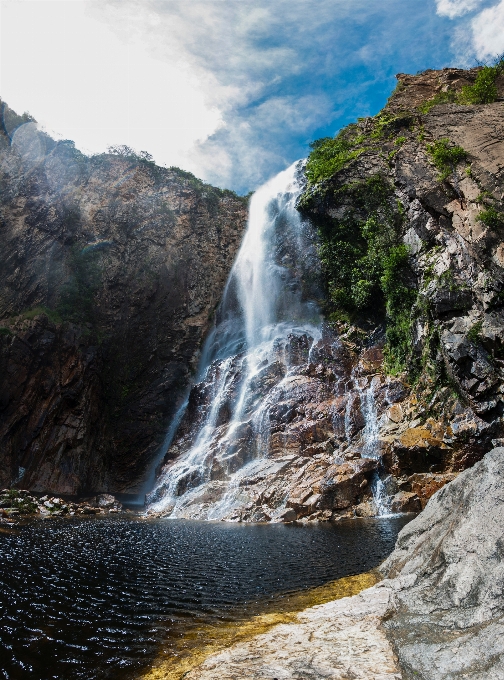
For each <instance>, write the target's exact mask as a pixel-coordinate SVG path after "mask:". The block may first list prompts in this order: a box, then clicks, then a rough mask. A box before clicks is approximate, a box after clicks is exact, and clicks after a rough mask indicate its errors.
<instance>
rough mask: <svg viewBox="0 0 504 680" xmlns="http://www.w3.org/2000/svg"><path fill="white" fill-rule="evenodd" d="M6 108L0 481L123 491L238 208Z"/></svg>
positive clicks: (162, 409)
mask: <svg viewBox="0 0 504 680" xmlns="http://www.w3.org/2000/svg"><path fill="white" fill-rule="evenodd" d="M3 113H4V115H3V120H4V123H5V125H4V129H3V134H0V181H1V186H2V192H1V205H0V220H1V221H0V270H1V271H2V281H1V283H0V326H1V328H0V485H2V486H8V485H10V484H12V483H13V482H15V481H16V480H17V479H18V478H19V477H20V475H23V476H22V486H23V487H26V488H30V489H32V490H37V491H49V492H53V493H56V492H57V493H66V494H76V493H84V492H100V491H112V492H135V491H137V490H138V489H139V488H140V487H141V484H142V479H143V478H144V476H145V474H146V469H147V467H148V465H149V463H150V462H151V461H152V459H153V456H154V455H155V453H156V451H157V449H158V448H159V445H160V443H161V442H162V440H163V437H164V434H165V432H166V428H167V425H168V422H169V420H170V418H171V417H172V415H173V413H174V412H175V410H176V408H177V407H178V405H179V403H180V400H181V398H182V395H183V393H184V390H185V389H186V386H187V385H188V383H189V381H190V377H191V373H192V372H193V371H194V369H195V367H196V364H197V361H198V353H199V350H200V346H201V343H202V340H203V338H204V336H205V334H206V332H207V330H208V328H209V325H210V323H211V317H212V314H213V310H214V309H215V307H216V305H217V304H218V302H219V299H220V296H221V293H222V289H223V287H224V284H225V281H226V278H227V276H228V273H229V270H230V268H231V265H232V262H233V259H234V256H235V253H236V251H237V248H238V246H239V243H240V240H241V236H242V233H243V230H244V227H245V222H246V212H247V207H246V202H245V201H244V200H243V199H240V198H239V197H237V196H236V195H234V194H233V193H232V192H227V191H221V190H219V189H215V188H213V187H210V186H208V185H205V184H203V183H202V182H200V181H199V180H196V179H195V178H194V177H193V176H192V175H190V173H184V172H182V171H179V170H177V169H165V168H159V167H157V166H155V165H154V164H153V163H150V162H148V161H142V160H140V159H138V158H135V157H131V156H125V157H121V156H118V155H109V154H104V155H102V156H98V157H92V158H88V157H85V156H83V155H82V154H80V153H79V152H78V151H76V150H75V149H74V147H73V145H72V144H71V143H68V142H58V143H56V142H54V141H53V140H52V139H51V138H49V137H47V136H46V135H44V134H42V133H39V132H38V131H37V130H36V127H35V125H34V124H33V123H31V122H29V121H28V122H26V121H23V120H22V119H20V118H19V117H17V116H16V115H15V114H14V113H13V112H12V111H10V110H9V109H8V108H7V107H4V111H3ZM23 123H24V124H23ZM42 308H43V309H42Z"/></svg>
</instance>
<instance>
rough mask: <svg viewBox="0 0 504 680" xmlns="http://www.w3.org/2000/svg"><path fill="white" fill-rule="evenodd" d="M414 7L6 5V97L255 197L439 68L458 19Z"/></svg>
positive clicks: (336, 3) (292, 1) (278, 0)
mask: <svg viewBox="0 0 504 680" xmlns="http://www.w3.org/2000/svg"><path fill="white" fill-rule="evenodd" d="M470 1H472V0H459V3H458V4H459V5H460V4H461V3H462V2H465V3H466V5H467V3H468V2H470ZM486 1H488V0H485V2H486ZM408 2H409V3H410V4H409V7H411V11H409V12H404V11H403V10H404V0H385V1H384V2H381V3H375V2H369V0H352V2H348V0H317V3H316V4H315V5H314V3H313V0H274V2H272V1H271V0H99V1H95V0H14V1H12V0H0V8H1V17H2V19H3V27H2V33H1V58H2V65H1V70H0V94H1V96H2V97H3V98H4V99H5V100H6V101H7V102H8V103H9V104H10V105H11V106H12V107H13V108H14V109H16V110H19V111H21V112H22V111H23V110H26V109H27V110H29V111H30V112H31V113H32V114H33V115H34V116H35V117H36V118H37V119H38V120H41V122H43V123H45V124H46V126H47V128H48V129H49V130H56V131H57V132H59V133H61V135H62V136H64V137H68V138H71V139H74V140H75V141H76V143H77V146H78V147H79V148H83V149H84V150H89V151H102V150H104V149H105V148H106V146H108V145H111V144H128V145H130V146H132V147H134V148H136V149H137V150H142V149H145V150H147V151H149V152H150V153H152V154H153V155H154V157H155V159H156V161H157V162H158V163H161V164H166V165H179V166H181V167H183V168H185V169H188V170H191V171H192V172H194V173H195V174H196V175H198V176H200V177H203V178H204V179H206V180H208V181H212V182H214V183H216V184H219V185H220V186H231V187H233V188H235V189H237V190H239V191H246V190H248V189H250V188H255V187H256V186H257V185H258V184H259V183H261V182H262V181H263V180H264V179H266V178H267V177H268V176H270V175H271V174H272V173H274V172H276V171H278V170H280V169H282V167H285V166H286V165H288V164H290V163H291V162H292V161H293V160H295V158H296V157H299V156H301V155H302V154H304V153H305V152H306V147H307V142H309V141H310V140H311V139H313V137H314V136H317V135H320V134H328V132H329V133H330V132H335V131H336V130H337V128H338V127H339V126H340V125H341V124H343V123H344V122H347V121H350V120H352V119H354V118H355V116H358V115H368V114H369V113H376V111H377V110H378V107H379V105H381V104H383V103H384V100H385V96H386V94H387V90H388V91H390V89H392V87H393V77H392V75H393V73H394V72H397V71H400V70H404V69H407V68H411V69H412V70H413V71H415V70H417V69H418V68H425V66H427V65H429V66H434V65H435V64H436V63H439V62H440V60H441V57H440V54H441V52H442V50H443V49H444V48H442V47H440V45H442V42H443V39H445V38H444V37H443V36H444V35H445V34H443V31H445V28H444V27H441V28H440V30H436V29H435V28H432V26H431V25H430V23H429V22H432V21H435V22H437V25H438V24H443V23H446V22H442V21H441V20H440V19H439V17H436V16H435V9H436V5H435V4H434V3H432V2H429V3H425V0H408ZM439 2H440V4H441V5H442V4H443V2H444V3H445V5H446V3H447V0H439ZM448 4H454V0H452V2H451V3H448ZM438 9H439V8H438ZM441 9H442V8H441ZM441 9H439V11H441ZM446 52H447V50H446V49H444V53H443V57H442V59H443V63H445V59H446V56H445V53H446ZM392 69H394V70H392ZM370 92H371V93H376V92H378V95H376V94H375V98H374V100H373V99H372V97H370Z"/></svg>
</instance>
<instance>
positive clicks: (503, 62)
mask: <svg viewBox="0 0 504 680" xmlns="http://www.w3.org/2000/svg"><path fill="white" fill-rule="evenodd" d="M503 73H504V57H502V56H501V57H498V58H497V60H496V61H495V63H494V64H493V66H483V68H482V69H481V70H480V71H479V72H478V75H477V76H476V80H475V81H474V83H473V85H464V87H463V88H462V89H461V90H460V92H455V91H454V90H449V91H448V92H438V93H437V94H436V95H434V97H432V99H429V100H428V101H426V102H424V103H423V104H421V106H419V107H418V110H419V111H420V113H424V114H425V113H429V111H430V110H431V109H432V107H433V106H436V105H437V104H451V103H455V104H491V103H492V102H494V101H495V100H496V99H497V94H498V92H497V85H496V80H497V78H498V76H499V75H501V74H503Z"/></svg>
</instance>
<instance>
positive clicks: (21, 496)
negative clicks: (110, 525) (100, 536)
mask: <svg viewBox="0 0 504 680" xmlns="http://www.w3.org/2000/svg"><path fill="white" fill-rule="evenodd" d="M119 513H129V514H133V511H132V510H129V509H124V508H123V505H122V503H120V502H119V501H118V500H117V498H115V496H113V495H112V494H107V493H103V494H98V495H97V496H92V497H90V498H82V499H79V500H76V501H74V500H64V499H63V498H59V497H57V496H50V495H47V494H46V495H44V496H36V495H34V494H32V493H30V492H29V491H27V490H26V489H2V490H1V491H0V522H1V521H12V520H13V519H19V518H22V517H31V516H41V517H73V516H75V515H77V516H79V515H110V514H112V515H115V514H119Z"/></svg>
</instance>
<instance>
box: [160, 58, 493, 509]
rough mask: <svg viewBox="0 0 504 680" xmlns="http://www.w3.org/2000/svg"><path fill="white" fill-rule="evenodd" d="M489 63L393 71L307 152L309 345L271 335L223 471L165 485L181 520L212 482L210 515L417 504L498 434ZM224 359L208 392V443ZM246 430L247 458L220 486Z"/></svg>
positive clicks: (184, 440) (188, 419)
mask: <svg viewBox="0 0 504 680" xmlns="http://www.w3.org/2000/svg"><path fill="white" fill-rule="evenodd" d="M503 71H504V68H503V65H502V63H499V64H497V65H496V66H495V67H488V68H484V69H473V70H470V71H463V70H459V69H444V70H443V71H426V72H424V73H422V74H419V75H417V76H409V75H404V74H400V75H399V76H398V87H397V88H396V91H395V92H394V93H393V94H392V96H391V98H390V99H389V102H388V103H387V106H386V107H385V109H384V110H383V111H382V112H381V113H380V114H378V115H377V116H375V117H374V118H366V119H361V120H359V121H358V122H357V123H355V124H353V125H350V126H349V127H347V128H346V129H344V130H342V131H341V132H340V133H339V134H338V135H337V136H336V137H335V138H325V139H321V140H318V141H317V142H315V143H314V144H313V145H312V152H311V154H310V156H309V158H308V160H307V162H306V165H304V166H302V167H301V168H300V171H301V172H302V173H304V176H305V190H304V193H303V194H302V195H301V197H300V199H299V201H298V209H299V211H300V212H301V213H302V215H303V216H305V217H306V218H308V220H309V222H310V223H311V224H312V225H313V226H314V227H315V228H316V230H317V231H318V239H319V242H318V251H319V256H320V260H321V264H322V270H323V271H322V274H323V279H324V282H325V295H324V296H323V299H320V300H319V303H320V305H321V306H322V308H323V310H324V312H325V317H326V323H325V326H324V330H323V334H322V336H323V337H322V338H321V339H320V340H317V341H315V342H314V339H313V338H312V337H308V336H303V337H300V336H299V335H297V336H296V335H293V336H291V337H290V338H288V339H287V340H286V341H285V342H281V343H279V345H278V347H277V349H276V356H275V357H274V358H273V360H272V361H269V362H265V365H264V366H263V367H262V368H261V370H260V371H259V372H258V374H257V375H256V376H255V377H254V380H253V381H252V382H251V383H250V385H249V392H248V402H247V403H249V404H250V405H251V406H250V409H251V410H250V413H249V416H248V417H249V420H248V421H247V418H245V420H244V422H243V423H242V425H241V426H240V427H239V428H238V429H237V430H236V431H233V434H232V441H231V443H230V452H231V453H232V456H231V458H232V461H231V458H230V459H229V460H227V459H226V464H225V465H222V464H221V463H220V462H219V461H217V460H215V461H214V465H213V467H211V469H210V472H209V473H208V479H205V483H204V484H202V483H201V480H200V481H197V482H195V481H194V480H191V479H186V480H185V483H184V485H183V486H182V487H181V488H177V489H176V490H175V493H176V494H178V495H183V494H185V493H186V492H187V491H188V489H191V488H192V487H194V486H198V484H199V485H200V486H198V489H197V490H195V491H191V494H188V495H187V505H186V506H184V509H183V510H180V508H179V511H180V512H182V515H183V516H187V517H206V516H207V514H208V509H209V507H212V506H214V505H215V504H221V505H222V504H223V503H224V506H223V507H228V506H227V505H226V503H225V502H224V501H225V500H226V498H227V499H229V495H227V496H226V494H227V493H228V491H227V489H228V485H229V483H230V482H229V480H230V479H233V480H234V481H233V485H234V486H236V485H238V487H239V489H240V496H239V502H238V501H237V502H236V503H235V502H234V501H233V503H234V504H233V503H229V504H228V505H229V508H228V511H227V512H228V514H227V515H226V518H227V519H234V520H244V521H268V520H274V521H275V520H279V519H281V520H283V521H291V520H293V519H298V520H300V519H301V520H321V519H322V520H328V519H333V520H334V519H338V518H342V517H345V516H353V515H354V514H357V515H360V516H371V515H375V514H377V513H379V512H383V511H392V512H394V511H419V510H420V509H421V508H422V507H425V504H426V502H427V500H428V498H429V497H430V496H431V495H432V494H433V493H434V492H435V491H436V490H437V489H439V488H441V487H442V486H443V485H444V484H446V483H447V482H449V481H451V480H453V479H454V478H455V477H456V476H457V474H458V473H459V472H460V471H461V470H464V469H465V468H467V467H470V466H471V465H473V464H474V463H475V462H476V461H478V460H479V459H481V457H482V456H483V455H484V453H485V452H486V451H488V450H489V449H490V448H491V447H492V442H494V443H497V442H498V441H499V440H500V439H501V437H502V436H503V428H502V413H503V410H504V407H503V403H504V401H503V400H504V396H503V394H504V382H503V378H504V348H503V345H502V337H503V331H504V309H503V303H504V270H503V267H504V256H503V253H504V240H503V239H504V211H503V204H502V199H503V191H504V184H503V182H504V116H503V114H504V103H503V101H502V99H503V94H504V76H503ZM478 102H479V103H478ZM308 228H309V227H308V226H307V229H308ZM281 255H282V253H280V255H279V257H280V256H281ZM279 262H282V263H283V260H280V259H279ZM291 271H292V267H290V269H289V272H291ZM289 275H290V273H289ZM304 278H306V277H303V276H301V279H303V280H304ZM238 366H239V357H238V359H237V368H236V371H235V372H234V374H233V375H234V376H235V377H234V378H233V380H232V381H231V382H230V383H229V388H228V389H226V391H225V392H223V394H222V395H221V396H220V397H219V398H220V399H222V405H221V407H220V410H219V415H218V418H217V421H216V424H215V427H216V428H217V429H219V428H221V429H222V432H223V433H225V432H227V427H228V425H229V421H230V418H231V414H232V410H233V403H234V400H236V385H237V384H238V382H239V379H240V375H239V369H238ZM218 370H220V369H219V368H218V366H217V365H215V366H214V367H213V368H211V369H210V371H209V374H208V375H207V377H206V379H205V380H204V381H203V382H202V383H200V384H199V385H195V386H194V388H193V391H192V393H191V397H190V400H189V409H188V411H187V413H186V416H185V419H184V421H183V422H182V425H181V428H180V430H179V433H178V435H177V438H176V439H175V441H174V444H173V447H172V449H171V450H170V451H169V452H168V457H167V461H166V465H165V470H166V471H167V472H168V473H169V469H170V466H171V464H172V461H173V460H174V459H177V458H179V457H180V456H181V455H184V453H185V452H187V451H189V450H191V447H192V446H193V445H194V437H195V433H197V432H198V430H199V429H200V427H201V426H202V425H203V424H204V423H205V422H206V419H207V416H208V413H209V412H210V406H211V403H212V399H213V391H212V385H213V384H214V383H215V379H216V378H215V375H214V374H215V371H218ZM258 403H262V405H263V406H262V407H261V408H262V411H261V413H262V412H263V411H264V413H263V415H262V416H261V421H260V428H259V429H260V432H259V433H258V431H257V423H255V421H254V422H253V420H254V419H253V416H252V414H253V409H254V408H255V406H254V405H255V404H258ZM256 420H257V419H256ZM217 436H218V434H217ZM226 436H227V435H226ZM258 436H259V437H260V438H261V441H262V443H263V444H262V445H263V447H264V449H265V450H264V451H263V454H264V458H265V459H263V460H261V461H260V462H257V464H254V465H248V467H246V468H244V471H243V472H240V474H239V475H236V476H233V475H235V472H236V470H238V469H240V468H241V466H243V465H244V464H245V463H246V462H247V461H250V460H252V459H253V458H254V453H253V451H254V446H255V442H256V440H257V437H258ZM230 461H231V462H230ZM186 482H187V484H186ZM159 492H160V493H161V494H162V493H165V491H164V490H163V489H162V488H161V489H160V490H159ZM233 493H234V495H235V497H236V498H237V495H236V491H235V492H233ZM223 499H224V500H223ZM154 500H155V499H154ZM169 511H170V509H169V508H168V510H167V512H169Z"/></svg>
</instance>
